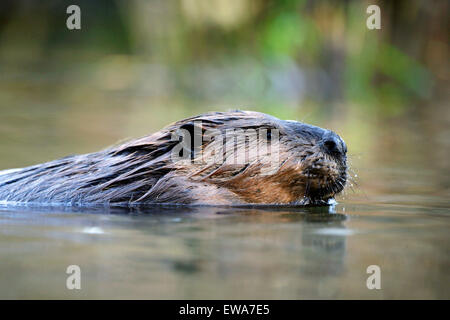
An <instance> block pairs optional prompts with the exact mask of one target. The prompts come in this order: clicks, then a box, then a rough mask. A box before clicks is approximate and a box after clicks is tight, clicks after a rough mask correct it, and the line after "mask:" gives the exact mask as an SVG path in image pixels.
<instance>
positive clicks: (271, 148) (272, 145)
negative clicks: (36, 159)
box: [0, 111, 347, 205]
mask: <svg viewBox="0 0 450 320" xmlns="http://www.w3.org/2000/svg"><path fill="white" fill-rule="evenodd" d="M346 152H347V147H346V145H345V143H344V141H343V140H342V139H341V138H340V137H339V136H338V135H337V134H336V133H334V132H332V131H330V130H326V129H322V128H319V127H316V126H312V125H308V124H305V123H301V122H297V121H287V120H280V119H277V118H275V117H272V116H269V115H266V114H263V113H259V112H251V111H233V112H214V113H207V114H203V115H199V116H196V117H192V118H188V119H184V120H181V121H178V122H176V123H174V124H172V125H169V126H168V127H166V128H164V129H162V130H161V131H158V132H156V133H155V134H152V135H149V136H145V137H143V138H140V139H137V140H133V141H129V142H127V143H124V144H121V145H118V146H115V147H111V148H109V149H106V150H103V151H100V152H96V153H91V154H86V155H78V156H71V157H66V158H63V159H60V160H55V161H52V162H48V163H44V164H40V165H36V166H33V167H29V168H24V169H20V170H15V171H13V172H9V173H6V174H3V175H0V200H12V201H25V202H50V203H64V204H68V203H70V204H99V203H102V204H105V203H106V204H111V203H114V204H119V203H124V204H148V203H171V204H212V205H241V204H300V205H317V204H326V203H327V202H328V200H329V199H331V198H333V197H334V196H335V195H336V194H338V193H339V192H341V191H342V190H343V188H344V186H345V183H346V180H347V164H346Z"/></svg>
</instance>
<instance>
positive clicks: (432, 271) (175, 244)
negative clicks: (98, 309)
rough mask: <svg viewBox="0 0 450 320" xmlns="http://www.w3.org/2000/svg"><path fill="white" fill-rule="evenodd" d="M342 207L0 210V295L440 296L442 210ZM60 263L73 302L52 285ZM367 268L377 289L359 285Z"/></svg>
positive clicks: (443, 292) (444, 256)
mask: <svg viewBox="0 0 450 320" xmlns="http://www.w3.org/2000/svg"><path fill="white" fill-rule="evenodd" d="M345 209H346V210H345V211H346V212H347V214H346V215H344V214H342V212H343V211H344V207H343V206H342V205H336V206H331V207H319V208H293V207H271V208H230V207H228V208H226V207H161V206H154V207H133V208H123V207H122V208H121V207H96V208H76V207H27V206H5V205H3V206H0V225H1V228H0V254H1V256H2V263H1V264H0V274H1V275H2V276H1V277H0V287H1V288H9V289H8V290H0V297H1V298H19V297H20V298H33V297H34V298H36V297H40V298H225V299H227V298H228V299H229V298H361V297H363V298H382V297H384V298H387V297H391V298H392V297H396V298H405V297H448V291H447V289H446V287H444V285H443V284H444V283H445V281H442V280H445V279H448V276H446V275H445V272H444V270H446V268H444V266H445V265H448V263H449V255H448V252H447V250H446V244H445V243H447V242H442V241H441V240H442V239H447V240H448V233H447V230H448V226H449V225H448V221H447V220H446V219H447V217H448V215H447V214H446V213H445V212H446V211H445V210H444V209H437V208H434V209H433V210H431V209H430V210H427V211H423V210H420V209H417V210H416V211H412V210H411V208H409V207H401V206H395V207H389V206H379V205H372V206H370V205H364V206H362V205H351V204H346V205H345ZM429 214H431V215H432V217H433V219H431V220H430V219H429V218H427V215H429ZM410 250H413V251H410ZM412 252H414V254H411V253H412ZM423 261H427V267H426V268H425V269H424V268H411V266H414V265H419V264H420V263H419V262H423ZM71 264H77V265H79V266H80V267H81V269H82V272H83V277H84V282H83V290H81V291H80V292H78V293H73V292H69V291H67V290H65V289H64V285H63V284H64V283H65V276H66V275H65V268H66V267H67V266H68V265H71ZM371 264H379V265H380V266H381V268H382V271H383V270H384V271H383V272H384V273H383V277H384V278H383V279H386V280H385V282H383V283H384V287H383V291H378V292H373V291H369V290H367V288H366V287H365V281H366V277H367V275H366V273H365V272H366V268H367V266H368V265H371ZM405 270H406V271H405ZM416 279H419V280H420V281H416ZM425 280H426V281H425ZM23 288H26V290H25V289H23ZM405 288H406V289H405Z"/></svg>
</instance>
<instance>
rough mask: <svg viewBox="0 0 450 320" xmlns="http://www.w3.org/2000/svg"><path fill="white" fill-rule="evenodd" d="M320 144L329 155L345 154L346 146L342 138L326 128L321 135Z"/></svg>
mask: <svg viewBox="0 0 450 320" xmlns="http://www.w3.org/2000/svg"><path fill="white" fill-rule="evenodd" d="M320 144H321V146H322V148H323V150H324V151H325V152H326V153H328V154H330V155H339V156H345V155H346V154H347V146H346V144H345V142H344V140H342V139H341V137H339V136H338V135H337V134H336V133H334V132H333V131H330V130H328V131H327V132H326V133H325V134H324V135H323V138H322V141H321V143H320Z"/></svg>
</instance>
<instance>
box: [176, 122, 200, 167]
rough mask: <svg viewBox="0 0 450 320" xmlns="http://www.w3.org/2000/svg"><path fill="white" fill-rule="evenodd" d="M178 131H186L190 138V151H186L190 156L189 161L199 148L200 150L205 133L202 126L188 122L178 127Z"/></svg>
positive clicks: (198, 123)
mask: <svg viewBox="0 0 450 320" xmlns="http://www.w3.org/2000/svg"><path fill="white" fill-rule="evenodd" d="M180 129H183V130H186V131H187V132H188V133H189V137H190V140H191V141H190V144H188V145H189V146H190V150H186V151H187V152H188V153H190V154H191V159H193V158H194V157H195V154H196V153H197V152H199V148H201V146H202V144H203V139H202V137H203V134H204V132H205V128H203V126H202V124H201V123H200V122H197V121H189V122H186V123H184V124H182V125H181V126H180Z"/></svg>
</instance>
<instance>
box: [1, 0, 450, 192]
mask: <svg viewBox="0 0 450 320" xmlns="http://www.w3.org/2000/svg"><path fill="white" fill-rule="evenodd" d="M70 4H77V5H79V6H80V8H81V26H82V29H81V30H68V29H67V28H66V19H67V17H68V14H66V8H67V7H68V6H69V5H70ZM370 4H377V5H379V6H380V8H381V26H382V29H381V30H368V29H367V27H366V19H367V18H368V16H369V14H367V13H366V8H367V7H368V6H369V5H370ZM448 12H449V2H448V1H350V0H348V1H341V2H339V1H296V0H284V1H274V0H208V1H202V0H179V1H175V0H174V1H162V0H161V1H159V0H157V1H138V0H134V1H89V0H85V1H27V0H19V1H12V0H8V1H5V0H3V1H2V2H1V3H0V70H1V71H0V146H1V148H0V169H6V168H11V167H21V166H26V165H31V164H34V163H38V162H43V161H48V160H52V159H54V158H57V157H61V156H65V155H67V154H74V153H87V152H93V151H96V150H98V149H100V148H103V147H105V146H107V145H111V144H113V143H115V142H117V141H118V140H120V139H124V138H131V137H137V136H141V135H145V134H148V133H151V132H154V131H156V130H158V129H160V128H161V127H163V126H165V125H166V124H168V123H170V122H172V121H175V120H178V119H180V118H183V117H187V116H190V115H193V114H198V113H201V112H206V111H212V110H228V109H236V108H239V109H250V110H257V111H262V112H266V113H270V114H272V115H275V116H277V117H280V118H283V119H294V120H300V121H305V122H308V123H311V124H315V125H318V126H322V127H326V128H330V129H333V130H335V131H336V132H338V133H339V134H340V135H341V136H342V137H343V138H344V139H345V140H346V141H347V144H348V146H349V153H350V155H351V161H352V165H353V168H354V169H355V171H356V172H362V173H363V175H364V174H368V173H370V170H373V169H374V168H378V169H379V170H387V171H386V172H387V173H386V172H385V176H384V178H383V179H384V181H380V182H379V183H378V184H377V182H376V179H375V180H372V179H371V178H370V176H367V177H366V179H362V184H363V185H364V184H366V186H365V187H364V188H365V190H376V189H377V188H384V189H385V188H386V185H387V184H389V181H388V182H386V181H385V177H390V178H392V179H395V175H394V174H392V173H391V171H389V170H390V168H395V170H398V168H407V169H408V168H409V169H410V170H409V171H408V172H409V173H410V174H411V175H415V174H419V173H418V172H421V173H423V172H428V171H427V170H431V173H430V175H431V178H430V175H427V176H426V177H425V178H424V179H423V180H424V181H426V182H424V183H423V184H417V183H415V184H414V185H408V184H405V183H404V184H401V183H400V187H402V188H410V189H411V188H412V189H413V191H414V190H415V191H416V192H417V193H424V192H425V193H426V192H436V190H439V192H446V193H448V190H449V185H450V183H449V166H448V157H449V155H450V154H449V127H450V126H449V122H450V117H449V106H448V96H449V90H448V80H449V76H450V70H449V54H448V43H449V41H448V40H449V39H448V36H449V33H448V30H449V19H448V18H449V14H448ZM393 172H398V171H393ZM377 176H378V175H377V174H374V177H377ZM367 181H369V182H367ZM430 181H431V182H432V183H431V182H430ZM392 182H393V183H395V184H396V186H397V187H398V186H399V182H398V181H395V180H393V181H392ZM430 183H431V184H432V185H433V187H432V188H431V187H430ZM430 190H431V191H430ZM385 191H386V190H385Z"/></svg>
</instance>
